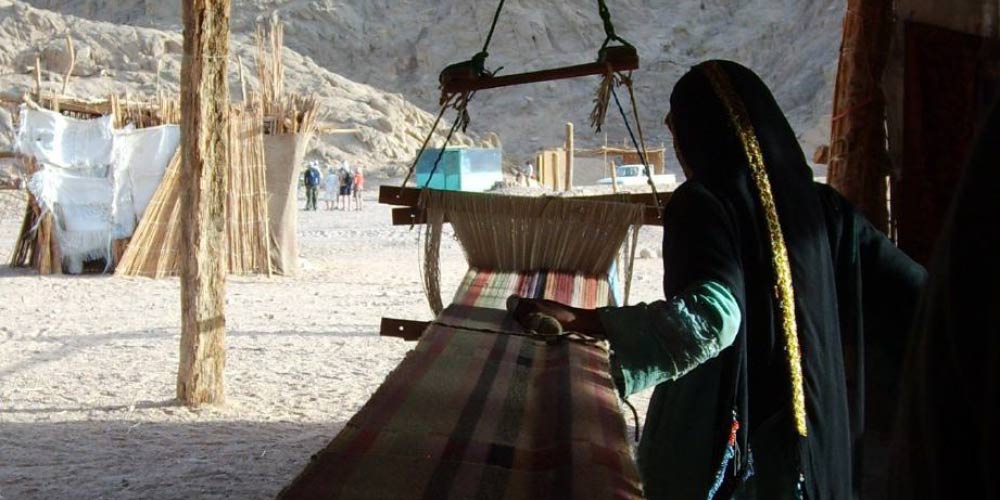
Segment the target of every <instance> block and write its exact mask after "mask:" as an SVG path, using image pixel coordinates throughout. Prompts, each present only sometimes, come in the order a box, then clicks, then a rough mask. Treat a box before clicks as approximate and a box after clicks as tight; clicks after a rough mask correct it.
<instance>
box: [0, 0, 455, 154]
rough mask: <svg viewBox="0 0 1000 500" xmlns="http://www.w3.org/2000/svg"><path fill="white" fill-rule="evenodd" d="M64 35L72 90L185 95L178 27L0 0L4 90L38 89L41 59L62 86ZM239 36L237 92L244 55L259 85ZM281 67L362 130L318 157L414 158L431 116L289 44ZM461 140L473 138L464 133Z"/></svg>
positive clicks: (0, 142) (5, 138)
mask: <svg viewBox="0 0 1000 500" xmlns="http://www.w3.org/2000/svg"><path fill="white" fill-rule="evenodd" d="M171 5H173V4H171ZM150 9H152V10H150V12H157V10H156V9H154V8H152V7H150ZM112 10H114V9H112ZM66 33H69V34H70V36H71V37H72V39H73V45H74V49H75V52H76V64H75V66H74V69H73V77H72V79H71V80H70V85H69V90H68V92H69V93H70V94H72V95H76V96H80V97H91V98H102V97H106V96H107V95H108V94H109V93H119V94H124V93H128V94H129V95H132V96H149V95H154V94H155V93H156V92H157V90H163V91H166V92H168V93H173V94H176V93H177V92H178V89H179V85H178V84H179V76H180V65H181V55H182V54H181V51H182V49H181V42H182V37H181V35H180V30H179V28H177V29H176V30H159V29H153V28H139V27H132V26H126V25H116V24H111V23H106V22H95V21H89V20H86V19H81V18H76V17H73V16H70V15H63V14H59V13H55V12H51V11H47V10H42V9H37V8H34V7H31V6H30V5H28V4H26V3H24V2H11V1H4V0H0V92H13V93H22V92H24V91H25V90H30V89H33V88H34V65H35V57H36V56H37V57H39V59H40V62H41V67H42V87H43V90H44V91H46V92H60V90H61V88H62V80H63V75H64V74H65V73H66V71H67V70H68V68H69V54H68V50H67V45H66V41H65V34H66ZM233 42H234V43H233V46H232V51H233V61H232V64H231V75H230V85H231V89H230V92H231V95H232V96H233V97H234V99H238V98H239V96H240V83H239V76H238V70H237V65H236V56H237V55H239V56H240V57H241V58H242V60H243V64H244V66H245V67H246V68H245V73H246V74H247V77H248V81H249V84H250V86H251V87H252V86H253V85H255V84H256V78H255V77H254V76H253V71H251V70H250V65H252V64H253V53H254V49H253V45H252V40H251V38H250V37H249V36H247V35H235V36H234V40H233ZM284 64H285V72H286V75H285V79H286V84H285V86H286V89H287V90H289V91H291V92H297V93H300V94H304V95H310V94H314V93H315V94H317V95H318V96H319V97H320V98H321V100H322V103H323V106H324V111H325V113H326V119H325V121H326V122H327V123H332V124H334V125H339V126H341V127H343V128H351V129H356V131H355V132H352V133H348V134H336V135H323V136H320V137H319V139H318V140H316V141H315V142H314V145H315V146H316V150H314V151H313V152H312V154H311V157H313V158H315V157H325V158H326V159H327V160H329V161H339V160H341V159H346V160H348V161H349V162H350V163H351V164H352V165H361V166H364V167H367V168H368V169H370V170H372V171H376V172H377V171H379V170H382V169H384V167H387V166H395V167H397V168H396V169H395V170H398V166H399V165H404V164H407V162H408V161H409V160H410V159H411V158H412V157H413V155H414V153H415V152H416V150H417V148H418V147H419V146H420V143H421V141H422V139H423V135H424V134H426V131H427V130H428V129H429V128H430V125H431V123H432V122H433V119H434V117H433V116H432V115H430V114H428V113H427V112H426V111H423V110H421V109H420V108H418V107H416V106H414V105H413V104H411V103H410V102H408V101H407V100H406V99H404V98H403V97H402V96H401V95H398V94H392V93H387V92H384V91H381V90H378V89H375V88H373V87H371V86H368V85H365V84H360V83H357V82H354V81H351V80H348V79H347V78H344V77H342V76H340V75H338V74H336V73H332V72H330V71H328V70H326V69H324V68H322V67H320V66H319V65H317V64H316V63H315V62H314V61H313V60H312V59H311V58H309V57H304V56H302V55H301V54H299V53H298V52H295V51H294V50H290V49H287V48H286V49H285V53H284ZM9 111H10V110H5V111H0V151H2V150H6V149H9V147H10V142H11V141H12V139H13V137H12V135H11V134H10V133H9V131H8V130H6V129H7V128H8V127H9V125H5V124H9V118H10V115H9V114H8V113H9ZM443 134H444V133H443V131H442V133H441V138H443ZM455 142H456V143H457V144H472V143H473V142H474V141H473V140H472V139H471V138H470V137H469V136H467V135H464V134H460V135H459V137H457V138H456V140H455Z"/></svg>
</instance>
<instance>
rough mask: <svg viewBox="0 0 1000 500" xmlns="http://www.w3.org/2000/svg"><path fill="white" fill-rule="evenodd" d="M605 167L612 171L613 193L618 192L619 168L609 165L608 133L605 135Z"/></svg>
mask: <svg viewBox="0 0 1000 500" xmlns="http://www.w3.org/2000/svg"><path fill="white" fill-rule="evenodd" d="M603 151H604V166H605V167H608V169H610V170H611V191H612V192H615V193H617V192H618V168H617V167H615V166H614V165H612V164H610V163H608V133H607V132H605V133H604V150H603Z"/></svg>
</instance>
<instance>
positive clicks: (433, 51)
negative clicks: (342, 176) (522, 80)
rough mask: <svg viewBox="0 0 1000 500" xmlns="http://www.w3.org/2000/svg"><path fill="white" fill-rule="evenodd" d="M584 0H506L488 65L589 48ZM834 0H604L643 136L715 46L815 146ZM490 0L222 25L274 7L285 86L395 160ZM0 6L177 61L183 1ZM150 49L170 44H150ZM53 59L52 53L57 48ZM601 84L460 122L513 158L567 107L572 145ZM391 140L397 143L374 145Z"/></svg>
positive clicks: (656, 130)
mask: <svg viewBox="0 0 1000 500" xmlns="http://www.w3.org/2000/svg"><path fill="white" fill-rule="evenodd" d="M26 3H30V4H32V5H33V6H34V7H36V8H40V9H52V10H53V11H57V12H59V13H62V14H68V15H72V16H79V17H80V18H85V19H90V20H95V21H104V22H108V23H116V24H117V25H119V26H114V25H110V24H104V23H88V22H86V21H83V20H81V19H75V18H64V17H62V16H52V15H50V14H49V13H48V12H43V11H40V10H35V9H29V8H28V7H27V5H25V4H26ZM5 4H6V6H4V5H5ZM595 4H596V2H592V1H574V2H566V1H564V0H532V1H526V0H509V1H508V2H507V3H506V6H505V9H504V12H503V14H502V15H501V18H500V22H499V24H498V26H497V29H496V33H495V34H494V36H493V40H492V43H491V45H490V49H489V52H490V57H489V59H488V61H487V66H488V67H489V68H498V67H501V66H502V67H503V70H502V73H514V72H521V71H526V70H533V69H541V68H549V67H555V66H563V65H570V64H577V63H581V62H588V61H591V60H593V59H594V58H595V57H596V52H597V49H598V48H599V47H600V45H601V43H602V41H603V40H604V32H603V29H602V25H601V21H600V19H599V17H598V15H597V12H596V11H597V9H596V5H595ZM844 4H845V2H829V1H823V0H726V1H723V0H676V1H671V2H662V1H660V0H620V1H612V2H609V8H610V9H611V11H612V16H613V21H614V23H615V25H616V28H617V33H618V34H619V35H620V36H622V37H624V38H626V39H627V40H629V41H630V42H632V43H633V44H634V45H635V46H636V47H637V48H638V50H639V56H640V58H641V60H642V63H641V66H642V68H641V70H640V71H638V72H636V73H635V75H634V80H635V89H636V94H637V97H638V100H639V104H640V111H641V113H640V114H641V119H642V124H643V128H644V129H645V131H646V135H647V137H648V138H649V141H650V142H652V143H661V142H662V143H666V144H667V145H668V147H669V142H670V141H669V137H668V135H667V132H666V130H665V128H664V127H663V126H662V119H663V116H664V115H665V114H666V112H667V107H668V98H669V94H670V89H671V87H672V85H673V82H675V81H676V80H677V79H678V78H679V77H680V76H681V75H682V74H683V72H684V71H686V70H687V68H689V67H690V66H692V65H694V64H696V63H698V62H700V61H703V60H706V59H710V58H723V59H731V60H735V61H738V62H741V63H743V64H746V65H747V66H749V67H751V68H752V69H754V70H755V71H757V72H758V73H759V74H760V75H761V77H762V78H763V79H764V80H765V81H766V82H767V83H768V84H769V85H770V86H771V88H772V90H773V91H774V93H775V95H776V97H777V98H778V101H779V103H780V104H781V105H782V106H783V108H784V109H785V112H786V113H787V114H788V116H789V119H790V121H791V122H792V126H793V127H794V128H795V130H796V131H797V132H798V134H799V137H800V139H801V140H802V142H803V146H804V149H805V152H806V156H807V157H811V156H812V151H813V149H814V148H815V147H816V146H817V145H819V144H822V143H824V142H826V140H827V136H828V135H829V133H828V131H829V124H828V122H829V113H830V107H831V104H830V103H831V99H832V95H833V91H832V87H833V82H834V78H835V72H836V62H837V52H838V49H839V37H840V23H841V19H842V16H843V11H844ZM495 8H496V3H495V2H468V1H464V0H310V1H306V0H242V1H240V0H236V1H234V7H233V22H232V27H233V32H234V41H236V42H240V41H243V42H246V41H249V34H250V33H252V30H253V28H254V26H255V25H256V24H257V23H258V22H260V21H262V20H266V19H268V18H270V17H271V16H279V17H280V19H281V20H282V21H283V22H284V23H285V24H286V29H285V43H286V45H287V47H288V48H289V49H290V50H288V51H287V60H288V62H287V63H286V66H287V71H288V76H287V78H286V79H287V81H288V82H289V84H290V86H291V87H292V88H291V89H292V90H302V91H315V92H317V93H320V95H323V96H324V97H327V98H328V99H330V104H331V106H332V107H334V108H335V111H334V119H336V120H338V121H341V122H342V123H345V124H347V125H350V126H356V127H358V128H359V129H361V130H362V132H359V133H358V134H356V135H355V136H353V137H349V138H347V139H340V140H337V142H336V143H335V144H334V143H333V139H331V140H330V141H331V145H333V146H335V147H336V148H337V151H342V152H344V153H346V154H349V155H359V154H361V152H363V151H365V150H370V151H372V152H373V154H375V156H374V157H375V158H378V160H377V161H378V162H396V161H401V160H404V159H406V158H407V156H408V155H412V152H413V149H414V148H415V146H412V147H402V145H404V144H405V145H406V146H411V145H412V143H413V142H414V141H416V140H417V139H416V137H420V136H422V134H423V133H425V131H426V129H427V127H428V126H429V121H428V120H429V117H428V115H427V114H426V113H424V112H421V111H418V110H417V109H415V108H413V107H411V106H408V105H407V104H406V103H407V102H412V103H415V104H416V105H417V106H419V107H420V108H422V109H424V110H428V111H432V112H433V111H434V110H435V108H436V106H437V99H438V91H437V74H438V72H439V71H440V70H441V68H443V67H444V66H445V65H447V64H449V63H451V62H456V61H460V60H464V59H468V58H469V57H471V56H472V55H473V54H474V53H476V52H478V51H479V50H480V48H481V47H482V43H483V40H484V38H485V33H486V32H487V30H488V28H489V23H490V21H491V19H492V16H493V13H494V11H495ZM0 9H4V10H6V9H13V11H8V12H13V13H15V14H16V13H18V12H21V13H26V15H27V17H28V18H30V19H34V20H35V21H33V22H32V21H29V25H30V26H32V28H31V29H32V30H35V31H37V32H38V34H37V36H35V37H33V38H32V41H30V42H28V43H21V42H18V41H17V40H13V38H15V37H16V36H17V33H18V32H17V30H16V29H14V28H6V29H4V28H0V39H3V40H5V41H11V42H14V43H15V44H18V43H21V46H22V48H21V49H20V50H21V51H23V50H27V49H29V48H30V49H31V50H38V49H39V48H44V46H45V45H46V44H47V43H49V42H50V41H51V40H52V39H55V38H57V37H58V36H59V34H60V33H61V31H60V30H59V29H60V28H61V29H62V30H65V29H66V28H71V29H72V32H73V34H74V37H78V36H81V33H82V32H84V31H93V32H99V33H112V32H113V33H117V34H118V35H116V36H108V37H107V38H112V39H120V38H121V37H122V36H124V37H125V38H126V39H130V40H134V41H135V42H138V44H137V45H136V46H134V48H129V49H126V48H124V47H121V45H122V44H121V43H120V42H117V41H116V42H115V43H113V44H110V45H103V43H102V41H103V40H100V39H99V38H100V37H98V36H97V35H96V34H95V35H94V37H95V38H98V40H94V42H95V43H94V44H93V45H91V46H90V50H91V55H90V58H92V59H94V61H95V62H96V63H97V64H96V66H97V67H100V68H107V71H110V72H115V71H118V72H119V73H121V72H122V71H124V72H126V73H127V74H126V75H125V78H123V75H121V74H118V75H108V76H109V77H108V79H107V80H106V81H107V82H108V83H107V84H108V85H110V84H112V82H116V81H117V82H120V81H122V80H123V79H124V80H126V81H128V78H133V79H135V78H137V77H136V76H134V75H136V74H144V75H146V79H147V80H149V79H150V78H149V72H150V71H155V65H154V67H153V69H152V70H151V69H150V66H151V65H153V63H152V62H150V61H151V60H152V61H155V60H159V59H164V60H165V63H164V68H163V75H164V79H165V80H170V79H176V74H177V71H176V68H175V67H174V66H175V65H177V64H179V62H178V61H179V58H178V57H177V56H178V54H176V53H175V51H174V50H171V48H170V47H169V46H170V45H174V44H176V43H177V41H178V40H179V35H178V34H177V33H179V31H180V26H179V24H180V23H179V17H180V12H179V8H177V7H176V5H175V4H174V3H171V2H162V1H158V0H30V1H28V2H9V1H8V2H4V1H2V0H0ZM0 17H2V18H8V19H6V20H5V21H3V22H2V23H0V25H8V24H17V23H18V21H11V20H10V19H9V18H10V17H12V16H10V15H0ZM67 20H69V21H67ZM20 22H21V23H23V22H24V21H20ZM143 28H147V29H143ZM20 29H21V30H24V29H26V28H20ZM157 39H159V40H160V41H157ZM158 47H159V48H158ZM236 47H237V51H240V50H242V51H244V62H248V60H249V58H250V57H249V53H248V52H246V49H247V45H245V44H240V43H237V44H236ZM112 49H113V50H112ZM4 50H5V49H2V48H0V64H2V65H14V66H17V65H23V61H20V60H18V61H17V64H14V62H15V60H14V56H6V57H11V59H10V60H9V62H8V61H7V60H5V59H4V57H5V56H4V55H3V51H4ZM7 50H9V49H7ZM157 50H162V51H163V53H164V54H166V56H165V57H162V58H161V57H159V56H156V55H154V54H156V51H157ZM130 51H131V52H130ZM126 53H128V54H126ZM15 55H16V54H15ZM126 55H129V57H125V56H126ZM53 57H54V56H53ZM32 58H33V56H32ZM32 61H33V59H32ZM52 62H53V66H54V67H58V57H54V60H53V61H52ZM109 62H112V63H114V64H109ZM78 64H79V63H78ZM80 71H81V72H84V71H86V70H84V69H81V70H80ZM130 75H133V76H130ZM168 75H169V76H168ZM338 75H343V76H344V77H346V78H350V79H351V80H353V81H351V80H347V79H346V78H344V77H340V76H338ZM4 79H7V77H0V81H2V80H4ZM354 82H360V83H354ZM167 84H173V85H176V82H169V81H168V82H167ZM597 84H598V81H597V78H596V77H591V78H585V79H577V80H570V81H561V82H549V83H542V84H536V85H530V86H524V87H517V88H507V89H499V90H490V91H483V92H480V93H479V94H478V95H477V96H476V97H475V99H474V101H473V103H472V105H471V108H470V114H471V116H472V126H471V127H470V131H472V132H475V133H477V134H486V133H487V132H495V133H497V134H498V135H499V138H500V139H502V141H503V144H504V147H505V153H506V154H507V155H509V156H513V157H514V158H518V157H522V156H526V155H530V154H533V153H534V152H535V151H536V150H538V149H540V148H543V147H547V146H553V145H558V144H561V142H562V139H563V134H564V124H565V123H566V122H570V121H571V122H574V123H575V124H576V126H577V127H576V129H577V137H576V143H577V145H578V147H587V146H593V145H597V144H598V143H600V142H603V135H600V136H598V135H597V134H594V133H592V132H591V131H590V130H589V129H588V128H587V125H588V124H589V120H588V115H589V113H590V109H591V106H592V104H591V101H592V99H593V96H594V92H595V90H596V87H597ZM369 86H370V87H369ZM74 87H76V85H74ZM147 88H148V84H147ZM374 89H382V90H384V91H386V92H389V93H385V92H380V91H376V90H374ZM611 108H612V109H611V110H610V111H609V119H608V124H607V127H606V128H607V131H608V135H609V139H610V140H611V142H619V143H620V142H621V140H622V139H623V138H624V137H625V129H624V127H623V126H622V125H621V123H622V121H621V118H620V116H617V111H616V110H615V109H614V106H613V105H612V107H611ZM611 112H614V113H611ZM366 113H370V114H366ZM630 118H632V117H630ZM466 140H467V139H466ZM341 143H343V144H341ZM391 147H397V148H398V150H396V151H394V152H389V151H387V150H385V149H384V148H391ZM376 151H378V153H375V152H376ZM383 151H384V152H383ZM359 159H360V158H359Z"/></svg>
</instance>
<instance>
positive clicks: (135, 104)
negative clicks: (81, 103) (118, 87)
mask: <svg viewBox="0 0 1000 500" xmlns="http://www.w3.org/2000/svg"><path fill="white" fill-rule="evenodd" d="M108 101H109V103H110V104H109V106H108V107H109V111H110V112H111V113H113V114H114V116H115V128H122V127H124V126H126V125H128V124H132V125H134V126H135V127H136V128H148V127H157V126H160V125H166V124H171V123H180V121H181V103H180V99H178V98H177V97H175V96H168V95H167V94H165V93H163V92H160V93H158V94H157V95H156V96H155V97H152V98H149V99H141V98H140V99H136V98H132V97H130V96H129V95H128V94H125V95H124V96H116V95H112V96H111V97H110V99H109V100H108Z"/></svg>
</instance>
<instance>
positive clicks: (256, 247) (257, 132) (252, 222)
mask: <svg viewBox="0 0 1000 500" xmlns="http://www.w3.org/2000/svg"><path fill="white" fill-rule="evenodd" d="M262 129H263V120H262V114H261V108H260V106H259V105H255V104H253V103H248V104H244V105H236V106H233V107H232V108H231V110H230V118H229V169H227V170H226V187H227V197H228V199H227V201H226V235H227V238H228V245H227V262H228V265H229V272H230V273H233V274H250V273H260V274H267V275H268V276H270V274H271V265H270V262H271V254H270V246H269V230H268V225H267V186H266V179H265V170H264V168H265V167H264V143H263V140H264V139H263V132H262ZM180 169H181V156H180V153H179V152H178V154H177V155H176V156H175V157H174V160H173V161H171V163H170V166H169V167H168V168H167V171H166V173H165V175H164V176H163V180H162V181H161V182H160V186H159V188H157V190H156V194H154V195H153V199H152V200H151V201H150V203H149V206H148V207H147V208H146V213H145V214H144V215H143V217H142V220H141V221H140V222H139V226H138V227H137V228H136V231H135V234H134V235H133V236H132V241H131V242H130V243H129V245H128V248H127V249H126V250H125V254H124V255H123V256H122V259H121V262H119V263H118V267H117V269H116V270H115V274H118V275H125V276H146V277H150V278H162V277H165V276H174V275H176V274H177V272H178V270H179V266H178V259H179V255H180V254H179V250H180V244H181V227H180V225H181V220H180V202H181V200H180V193H181V189H183V188H184V186H181V184H180Z"/></svg>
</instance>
